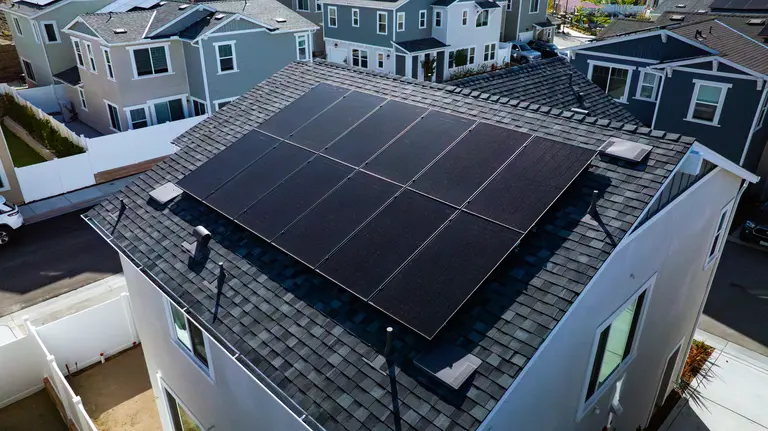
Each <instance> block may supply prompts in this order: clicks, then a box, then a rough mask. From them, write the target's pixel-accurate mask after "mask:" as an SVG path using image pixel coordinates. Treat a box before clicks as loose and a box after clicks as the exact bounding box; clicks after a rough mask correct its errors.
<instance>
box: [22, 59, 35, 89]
mask: <svg viewBox="0 0 768 431" xmlns="http://www.w3.org/2000/svg"><path fill="white" fill-rule="evenodd" d="M19 60H20V61H21V70H22V71H23V72H24V77H25V78H26V79H27V81H32V82H34V83H35V84H37V79H36V78H37V76H35V68H34V67H33V66H32V62H31V61H29V60H27V59H26V58H24V57H19ZM27 65H29V71H27ZM30 72H32V73H30ZM30 75H32V77H30Z"/></svg>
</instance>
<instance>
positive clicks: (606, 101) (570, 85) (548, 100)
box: [447, 57, 641, 125]
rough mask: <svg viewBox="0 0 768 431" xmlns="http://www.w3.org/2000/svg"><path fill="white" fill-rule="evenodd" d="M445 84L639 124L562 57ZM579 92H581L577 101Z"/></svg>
mask: <svg viewBox="0 0 768 431" xmlns="http://www.w3.org/2000/svg"><path fill="white" fill-rule="evenodd" d="M447 84H449V85H455V86H457V87H461V88H466V89H468V90H475V91H480V92H482V93H487V94H492V95H494V96H500V97H509V98H510V99H515V100H520V101H523V102H529V103H536V104H539V105H543V106H549V107H552V108H557V109H563V110H569V109H571V108H579V109H585V110H587V111H589V115H592V116H595V117H597V118H603V119H606V120H614V121H621V122H624V123H628V124H636V125H641V123H640V121H639V120H638V119H636V118H635V117H634V116H633V115H632V114H630V113H629V111H627V110H626V109H625V108H624V107H623V106H622V105H621V104H619V103H617V102H616V101H615V100H613V98H611V97H610V96H608V95H606V94H605V93H604V92H603V91H602V90H600V88H598V87H597V86H596V85H595V84H593V83H592V82H591V81H590V80H588V79H587V78H586V76H584V75H583V74H581V73H579V71H577V70H576V69H574V68H573V66H571V64H570V63H569V62H568V60H566V59H565V58H563V57H555V58H549V59H546V60H542V61H537V62H533V63H529V64H526V65H522V66H517V67H511V68H508V69H502V70H498V71H495V72H488V73H484V74H481V75H475V76H470V77H468V78H464V79H459V80H456V81H450V82H448V83H447ZM579 93H581V94H582V96H583V97H582V101H581V102H580V101H579Z"/></svg>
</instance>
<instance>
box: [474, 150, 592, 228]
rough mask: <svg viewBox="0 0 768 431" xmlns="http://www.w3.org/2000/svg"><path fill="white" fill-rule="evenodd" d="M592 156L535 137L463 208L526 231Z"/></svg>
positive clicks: (590, 152) (587, 152)
mask: <svg viewBox="0 0 768 431" xmlns="http://www.w3.org/2000/svg"><path fill="white" fill-rule="evenodd" d="M594 155H595V151H594V150H587V149H584V148H581V147H577V146H575V145H570V144H564V143H561V142H557V141H553V140H551V139H547V138H542V137H539V136H537V137H535V138H533V139H532V140H531V142H530V143H529V144H528V145H526V146H525V148H523V150H521V151H520V153H519V154H518V155H517V156H515V157H513V158H512V160H511V161H510V163H508V164H507V165H506V166H505V167H504V168H502V169H501V170H500V171H499V173H498V175H496V177H494V178H493V180H491V181H490V182H489V183H488V185H486V186H485V187H484V188H483V189H482V190H481V191H480V193H478V195H477V196H476V197H475V198H473V199H472V201H471V202H469V204H468V205H467V209H468V210H470V211H472V212H474V213H477V214H480V215H483V216H486V217H488V218H490V219H492V220H496V221H498V222H500V223H503V224H505V225H506V226H509V227H511V228H514V229H518V230H520V231H522V232H526V231H528V229H529V228H530V227H531V226H532V225H533V224H534V223H535V222H536V220H538V218H539V217H540V216H541V215H542V214H543V213H544V211H546V210H547V208H549V206H550V205H551V204H552V203H553V202H554V201H555V200H556V199H557V197H558V196H560V194H561V193H562V192H563V190H565V188H566V187H568V185H569V184H570V183H571V182H572V181H573V179H574V178H576V175H578V174H579V172H581V171H582V170H583V169H584V168H585V167H586V166H587V164H588V163H589V162H590V160H592V157H594Z"/></svg>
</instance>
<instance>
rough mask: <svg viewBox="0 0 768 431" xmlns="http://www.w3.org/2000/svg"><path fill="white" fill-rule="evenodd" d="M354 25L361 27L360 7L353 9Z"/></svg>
mask: <svg viewBox="0 0 768 431" xmlns="http://www.w3.org/2000/svg"><path fill="white" fill-rule="evenodd" d="M350 13H351V15H352V27H360V9H352V11H351V12H350Z"/></svg>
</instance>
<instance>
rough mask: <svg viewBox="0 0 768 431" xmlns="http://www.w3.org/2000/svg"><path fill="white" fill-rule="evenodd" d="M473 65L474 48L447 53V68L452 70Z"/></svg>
mask: <svg viewBox="0 0 768 431" xmlns="http://www.w3.org/2000/svg"><path fill="white" fill-rule="evenodd" d="M474 63H475V47H471V48H462V49H456V50H454V51H450V52H449V53H448V68H449V69H453V68H456V67H462V66H467V65H472V64H474Z"/></svg>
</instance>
